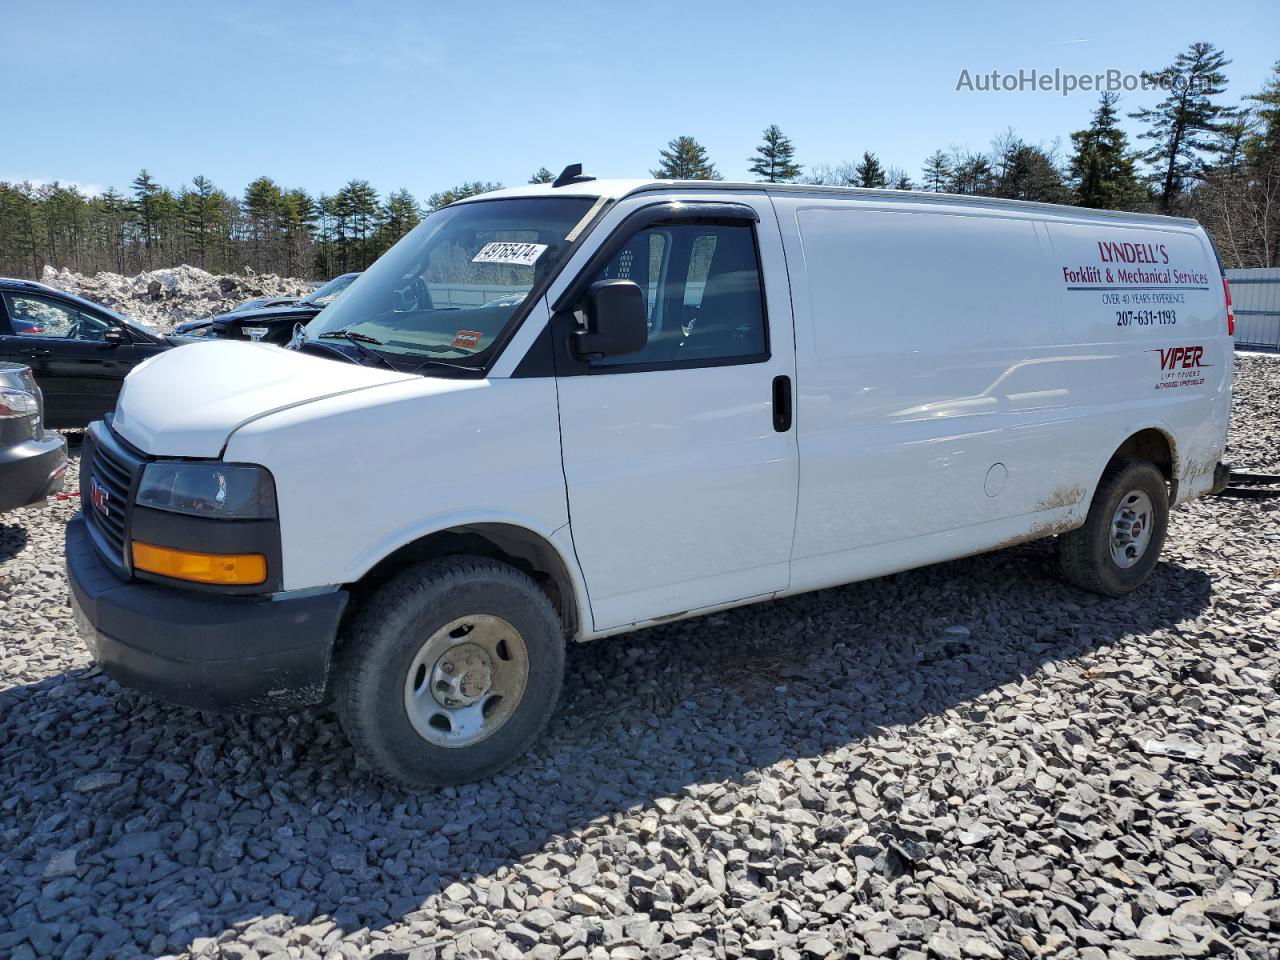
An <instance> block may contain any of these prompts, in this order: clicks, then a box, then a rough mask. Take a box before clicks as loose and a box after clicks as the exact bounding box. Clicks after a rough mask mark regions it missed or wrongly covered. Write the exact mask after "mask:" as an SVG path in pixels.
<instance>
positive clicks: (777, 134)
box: [747, 123, 800, 183]
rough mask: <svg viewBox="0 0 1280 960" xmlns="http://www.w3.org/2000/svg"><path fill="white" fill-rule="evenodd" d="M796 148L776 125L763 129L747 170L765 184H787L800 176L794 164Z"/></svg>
mask: <svg viewBox="0 0 1280 960" xmlns="http://www.w3.org/2000/svg"><path fill="white" fill-rule="evenodd" d="M795 155H796V148H795V146H794V145H793V144H792V143H791V140H790V139H789V138H788V137H786V136H784V135H783V133H782V131H781V130H780V129H779V128H778V125H777V124H776V123H774V124H770V125H769V126H768V127H766V128H765V131H764V139H763V140H761V142H760V146H758V147H756V155H755V156H754V157H752V158H750V160H751V166H750V167H748V168H747V169H748V170H750V171H751V172H752V173H754V174H755V175H756V176H757V177H758V178H759V179H760V180H762V181H764V182H765V183H787V182H789V181H791V180H794V179H795V178H796V177H798V176H800V166H799V164H797V163H796V162H795Z"/></svg>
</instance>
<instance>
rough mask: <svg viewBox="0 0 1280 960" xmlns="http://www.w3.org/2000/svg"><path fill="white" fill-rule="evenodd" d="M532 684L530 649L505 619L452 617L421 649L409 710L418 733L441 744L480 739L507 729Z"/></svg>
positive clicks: (408, 682)
mask: <svg viewBox="0 0 1280 960" xmlns="http://www.w3.org/2000/svg"><path fill="white" fill-rule="evenodd" d="M528 683H529V651H528V647H527V646H526V645H525V642H524V637H522V636H521V635H520V631H519V630H517V629H516V628H515V627H513V626H512V625H511V624H510V623H508V622H507V621H506V620H504V619H502V618H501V617H495V616H491V615H489V614H472V615H470V616H465V617H458V618H457V619H455V620H450V621H449V622H448V623H446V624H445V625H444V626H443V627H441V628H440V629H438V630H436V631H435V633H433V634H431V636H430V637H428V638H427V640H426V642H425V643H423V644H422V646H421V647H419V648H418V652H417V654H416V655H415V656H414V658H413V660H412V662H411V663H410V664H409V671H408V673H407V674H406V676H405V681H404V708H405V713H406V714H408V716H409V722H410V723H412V724H413V729H414V730H416V731H417V733H418V736H420V737H422V739H424V740H426V741H427V742H428V743H431V744H434V745H435V746H438V747H447V748H458V747H468V746H471V745H472V744H473V743H479V742H480V741H481V740H484V739H485V738H486V737H490V736H492V735H493V734H494V733H496V732H497V731H498V729H499V728H501V727H502V725H503V724H505V723H506V722H507V721H508V720H509V719H511V715H512V714H513V713H515V710H516V707H518V706H519V705H520V700H521V698H522V697H523V696H524V691H525V687H526V686H527V685H528Z"/></svg>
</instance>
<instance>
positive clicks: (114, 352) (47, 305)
mask: <svg viewBox="0 0 1280 960" xmlns="http://www.w3.org/2000/svg"><path fill="white" fill-rule="evenodd" d="M172 346H173V343H172V342H170V341H169V340H167V339H166V338H165V337H163V336H161V335H160V334H158V333H155V332H153V331H150V330H147V329H146V328H144V327H142V326H141V325H139V324H137V323H134V322H131V321H129V320H126V319H125V318H124V317H122V316H120V315H119V314H118V313H115V312H114V311H111V310H108V309H107V308H106V307H104V306H101V305H100V304H96V303H93V302H92V301H89V300H86V299H84V298H83V297H77V296H75V295H74V294H70V293H66V292H64V291H62V290H55V289H54V288H53V287H47V286H45V285H44V284H42V283H34V282H32V281H30V280H6V279H2V278H0V361H9V362H12V363H22V364H26V365H27V366H29V367H30V368H31V372H32V373H33V374H34V375H35V380H36V383H37V384H39V386H40V389H41V391H42V392H43V393H44V423H45V426H47V427H52V428H60V427H83V426H85V425H87V424H88V423H90V422H91V421H93V420H100V419H101V418H102V417H103V415H104V414H106V413H107V412H108V411H110V410H112V409H114V408H115V405H116V396H117V394H119V393H120V385H121V383H122V382H123V381H124V378H125V376H126V375H127V374H128V373H129V371H130V370H132V369H133V368H134V367H135V366H137V365H138V364H139V363H141V362H142V361H143V360H146V359H147V358H148V357H152V356H155V355H156V354H157V353H159V352H160V351H162V350H168V349H169V348H170V347H172Z"/></svg>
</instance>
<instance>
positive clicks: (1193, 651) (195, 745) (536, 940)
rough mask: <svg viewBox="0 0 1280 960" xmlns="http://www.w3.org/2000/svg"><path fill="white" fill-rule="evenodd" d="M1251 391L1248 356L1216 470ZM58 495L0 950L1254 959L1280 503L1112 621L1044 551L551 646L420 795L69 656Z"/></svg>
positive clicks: (1260, 427)
mask: <svg viewBox="0 0 1280 960" xmlns="http://www.w3.org/2000/svg"><path fill="white" fill-rule="evenodd" d="M1278 395H1280V361H1276V360H1266V359H1255V358H1241V359H1240V361H1239V367H1238V376H1237V380H1236V386H1235V407H1236V413H1235V418H1234V421H1233V430H1232V436H1231V449H1230V451H1229V453H1228V456H1229V457H1230V458H1231V459H1232V460H1234V461H1235V462H1236V463H1238V464H1240V465H1241V466H1245V467H1254V468H1257V469H1268V468H1274V467H1277V466H1280V454H1278V453H1277V451H1280V412H1278V411H1277V407H1276V400H1275V398H1276V396H1278ZM77 449H78V448H77V447H76V446H75V445H74V444H73V457H74V454H75V453H76V451H77ZM75 470H76V465H75V463H74V462H73V465H72V476H71V479H70V481H69V488H70V489H73V488H74V484H75ZM75 509H76V503H75V502H74V501H73V500H67V501H57V502H54V503H53V504H52V505H51V506H50V508H49V509H47V510H23V511H16V512H14V513H11V514H5V515H3V516H2V517H0V636H3V643H0V810H2V811H3V814H2V815H0V904H3V905H4V909H3V910H0V956H3V957H6V958H7V957H28V958H34V957H60V958H61V957H66V958H69V960H87V958H89V957H91V956H93V957H102V958H106V957H111V956H113V955H120V956H138V955H145V956H152V957H154V956H159V955H171V956H175V957H208V958H211V960H267V958H268V957H283V956H289V957H292V958H304V960H309V958H317V960H319V958H324V960H329V958H332V960H370V958H373V957H378V956H385V957H390V956H405V955H408V956H413V957H415V958H421V960H426V958H431V960H443V958H449V960H469V958H470V957H474V956H486V957H507V956H510V957H516V956H519V955H521V954H523V955H525V956H529V957H533V958H535V960H543V958H550V957H559V956H562V955H563V956H566V957H579V958H598V957H599V958H605V960H610V958H613V957H617V958H619V960H623V958H628V957H633V956H635V957H645V958H649V957H653V958H658V960H662V958H671V960H675V958H681V960H683V958H685V957H699V956H706V957H724V958H726V960H727V958H730V957H743V956H745V957H766V958H778V960H802V958H811V957H824V958H825V957H828V956H835V957H844V956H847V955H848V956H857V955H862V954H866V955H870V956H884V957H894V958H898V960H902V958H910V960H925V958H926V957H927V956H932V957H935V958H938V957H945V958H951V957H957V956H959V957H965V958H972V960H995V958H997V957H1001V958H1003V957H1009V958H1014V960H1027V958H1032V957H1035V958H1039V957H1055V958H1062V960H1069V958H1072V957H1076V958H1079V960H1122V958H1124V957H1128V958H1131V960H1135V958H1138V957H1165V956H1169V957H1174V956H1177V957H1182V956H1186V957H1201V956H1214V957H1218V956H1221V957H1242V958H1249V960H1262V958H1267V960H1273V958H1274V957H1275V956H1277V955H1280V889H1278V887H1280V883H1278V882H1277V879H1276V878H1277V876H1280V790H1277V784H1280V612H1278V611H1280V502H1276V501H1272V502H1262V503H1257V504H1241V503H1240V502H1238V501H1224V500H1208V501H1205V500H1201V501H1196V502H1194V503H1192V504H1189V505H1187V506H1186V507H1184V508H1180V509H1178V510H1177V511H1175V513H1174V514H1173V517H1172V521H1171V529H1170V533H1169V537H1168V540H1167V543H1166V548H1165V549H1166V554H1165V558H1164V560H1163V562H1162V563H1161V564H1160V566H1159V567H1158V568H1157V570H1156V572H1155V574H1154V576H1153V578H1152V580H1151V582H1150V583H1149V584H1148V585H1147V586H1146V587H1144V588H1143V590H1141V591H1139V592H1138V593H1136V594H1134V595H1132V596H1130V597H1126V598H1121V599H1119V600H1104V599H1102V598H1098V597H1093V596H1089V595H1085V594H1082V593H1079V592H1076V591H1073V590H1071V589H1069V588H1067V587H1064V586H1062V584H1061V583H1060V582H1059V580H1058V579H1057V576H1056V573H1055V570H1054V565H1055V556H1054V550H1053V545H1052V543H1047V542H1046V543H1036V544H1028V545H1024V546H1020V547H1015V548H1012V549H1009V550H1005V551H1002V552H999V553H996V554H992V555H989V556H983V557H974V558H970V559H967V560H961V561H956V562H954V563H949V564H945V565H943V566H940V567H933V568H928V569H925V570H918V571H912V572H908V573H903V574H899V575H897V576H894V577H886V578H882V579H880V580H877V581H871V582H868V583H862V584H856V585H852V586H849V587H843V588H840V589H836V590H829V591H823V592H820V593H816V594H811V595H806V596H801V597H795V598H791V599H788V600H786V601H782V602H778V603H774V604H767V605H761V606H755V607H749V608H744V609H741V610H735V611H731V612H728V613H723V614H717V615H714V616H711V617H705V618H702V619H699V620H691V621H687V622H680V623H673V624H669V625H667V626H665V627H661V628H656V629H652V630H647V631H643V632H641V633H637V634H633V635H628V636H623V637H619V638H616V639H613V640H608V641H602V642H600V643H596V644H591V645H587V646H583V647H577V648H574V649H572V650H570V651H569V663H568V679H567V684H566V690H567V691H568V692H567V693H566V696H565V699H564V703H563V707H562V709H561V711H560V712H559V714H558V715H557V716H556V718H555V720H554V721H553V722H552V724H551V727H550V729H549V731H548V734H547V736H546V738H545V739H544V740H543V741H542V742H541V743H540V744H539V745H538V746H537V747H536V748H535V750H534V751H533V753H532V754H531V755H530V757H529V758H528V759H527V760H526V761H523V762H521V763H520V764H517V765H516V766H514V767H512V768H511V769H510V770H508V771H506V772H504V773H502V774H500V775H499V776H497V777H495V778H494V779H493V780H491V781H490V782H488V783H484V784H473V785H469V786H465V787H459V788H453V789H448V790H441V791H437V792H436V793H433V794H429V795H422V796H413V795H407V794H405V793H403V792H400V791H396V790H392V789H389V788H387V787H386V786H385V785H383V784H381V783H379V782H377V781H376V780H373V779H372V778H371V777H370V776H369V774H368V771H367V770H365V769H364V768H363V767H362V766H361V765H360V764H359V763H358V762H357V761H356V760H355V758H354V756H353V754H352V752H351V750H350V747H349V745H348V744H347V742H346V740H345V738H344V737H343V735H342V733H341V731H340V729H339V728H338V726H337V724H336V723H335V721H334V718H333V717H332V715H331V714H329V713H327V712H324V711H319V710H317V711H305V712H301V713H297V714H293V715H270V714H268V715H261V716H244V717H232V718H227V717H215V716H206V715H201V714H199V713H195V712H192V711H186V710H182V709H179V708H176V707H169V706H165V705H163V704H160V703H158V702H156V701H153V700H151V699H149V698H147V697H144V696H141V695H139V694H135V693H132V692H129V691H125V690H122V689H121V688H119V687H117V686H116V685H115V684H113V683H111V682H110V681H108V680H107V679H106V678H104V677H103V676H102V675H101V674H100V673H98V672H97V671H96V670H95V669H92V668H91V666H90V664H89V660H88V656H87V654H86V653H85V651H84V648H83V646H82V645H81V643H80V641H79V640H78V639H77V637H76V634H75V631H74V626H73V624H72V621H71V615H70V610H69V608H68V606H67V604H66V584H65V579H64V576H63V573H62V561H61V538H62V533H63V528H64V525H65V522H66V521H67V520H68V519H69V518H70V516H71V515H72V514H73V513H74V511H75Z"/></svg>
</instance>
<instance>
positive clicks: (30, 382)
mask: <svg viewBox="0 0 1280 960" xmlns="http://www.w3.org/2000/svg"><path fill="white" fill-rule="evenodd" d="M41 412H42V407H41V397H40V388H39V387H37V386H36V382H35V380H34V379H33V378H32V376H31V371H30V370H28V369H27V368H26V367H24V366H21V365H20V364H16V363H5V362H4V361H0V513H3V512H4V511H6V510H14V509H16V508H18V507H25V506H28V505H30V504H36V503H40V502H42V501H43V500H44V499H45V498H47V497H49V496H52V495H53V494H55V493H57V492H58V491H59V490H61V489H62V475H63V474H64V473H66V472H67V441H66V440H65V439H63V437H62V436H61V435H60V434H57V433H54V432H52V431H50V430H45V429H44V424H43V423H41V420H40V417H41Z"/></svg>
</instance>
